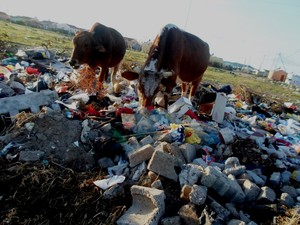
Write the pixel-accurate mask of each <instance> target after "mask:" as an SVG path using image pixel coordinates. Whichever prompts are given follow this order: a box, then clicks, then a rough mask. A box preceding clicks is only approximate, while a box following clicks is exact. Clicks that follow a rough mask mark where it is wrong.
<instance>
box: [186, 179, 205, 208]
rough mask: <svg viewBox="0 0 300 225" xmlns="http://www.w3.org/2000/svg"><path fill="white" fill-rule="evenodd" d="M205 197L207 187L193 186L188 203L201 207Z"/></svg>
mask: <svg viewBox="0 0 300 225" xmlns="http://www.w3.org/2000/svg"><path fill="white" fill-rule="evenodd" d="M206 197H207V187H205V186H201V185H195V184H194V185H193V186H192V190H191V192H190V196H189V198H190V201H191V203H194V204H195V205H203V204H204V203H205V201H206Z"/></svg>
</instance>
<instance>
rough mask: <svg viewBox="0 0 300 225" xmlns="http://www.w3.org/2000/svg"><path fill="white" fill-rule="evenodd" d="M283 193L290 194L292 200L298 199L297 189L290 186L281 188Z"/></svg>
mask: <svg viewBox="0 0 300 225" xmlns="http://www.w3.org/2000/svg"><path fill="white" fill-rule="evenodd" d="M280 191H281V192H284V193H288V194H289V195H290V196H291V197H292V198H297V195H298V194H297V190H296V188H295V187H293V186H290V185H284V186H283V187H282V188H280Z"/></svg>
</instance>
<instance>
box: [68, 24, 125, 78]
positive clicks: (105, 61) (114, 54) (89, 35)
mask: <svg viewBox="0 0 300 225" xmlns="http://www.w3.org/2000/svg"><path fill="white" fill-rule="evenodd" d="M73 45H74V49H73V52H72V56H71V59H70V65H71V66H72V67H73V68H75V69H76V68H78V67H79V66H80V65H81V64H88V65H89V67H91V68H92V69H96V68H97V67H101V72H100V76H99V81H100V82H103V81H105V80H106V79H107V74H108V71H109V68H113V75H112V82H114V81H115V75H116V72H117V70H118V65H119V63H120V62H121V61H122V59H123V57H124V55H125V52H126V45H125V40H124V38H123V36H122V35H121V34H120V33H119V32H118V31H116V30H115V29H113V28H110V27H107V26H104V25H102V24H100V23H95V24H94V25H93V26H92V28H91V29H90V30H89V31H80V32H78V33H77V34H76V35H75V37H74V38H73Z"/></svg>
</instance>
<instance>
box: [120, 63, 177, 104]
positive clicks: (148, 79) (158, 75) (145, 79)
mask: <svg viewBox="0 0 300 225" xmlns="http://www.w3.org/2000/svg"><path fill="white" fill-rule="evenodd" d="M121 75H122V77H124V78H126V79H127V80H136V79H137V80H138V84H137V87H138V95H139V102H140V104H141V105H142V106H144V107H147V106H153V104H154V98H155V95H156V94H157V92H158V91H159V87H160V84H161V80H162V79H163V78H167V77H169V76H172V75H173V73H172V72H156V71H155V70H147V67H146V68H145V69H143V70H140V71H137V70H135V71H125V72H123V73H122V74H121Z"/></svg>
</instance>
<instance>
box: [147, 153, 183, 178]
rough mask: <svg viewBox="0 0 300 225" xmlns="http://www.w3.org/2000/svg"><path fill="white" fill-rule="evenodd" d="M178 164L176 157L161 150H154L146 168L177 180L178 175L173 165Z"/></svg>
mask: <svg viewBox="0 0 300 225" xmlns="http://www.w3.org/2000/svg"><path fill="white" fill-rule="evenodd" d="M178 166H179V162H178V160H177V158H176V157H174V156H172V155H170V154H168V153H165V152H162V151H155V152H154V153H153V154H152V157H151V159H150V161H149V163H148V167H147V169H148V170H151V171H152V172H155V173H157V174H159V175H161V176H164V177H166V178H169V179H171V180H174V181H177V180H178V175H177V173H176V171H175V167H178Z"/></svg>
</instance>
